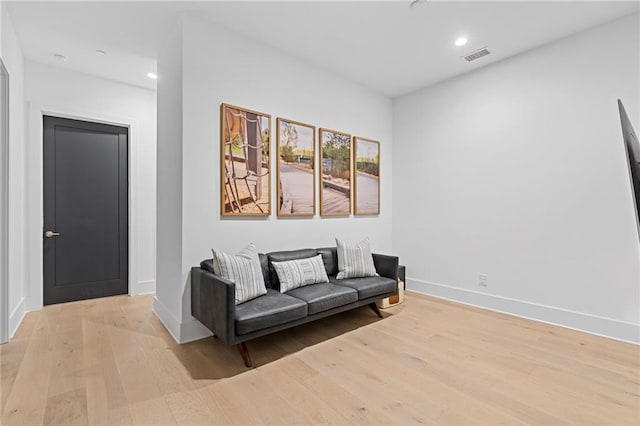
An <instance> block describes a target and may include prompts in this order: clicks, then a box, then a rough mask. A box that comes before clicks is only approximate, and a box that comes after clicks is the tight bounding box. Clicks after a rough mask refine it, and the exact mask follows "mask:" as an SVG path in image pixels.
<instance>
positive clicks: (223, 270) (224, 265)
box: [212, 243, 267, 305]
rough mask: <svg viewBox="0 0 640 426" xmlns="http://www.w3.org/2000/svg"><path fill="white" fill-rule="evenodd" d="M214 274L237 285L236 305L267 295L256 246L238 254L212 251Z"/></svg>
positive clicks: (248, 247)
mask: <svg viewBox="0 0 640 426" xmlns="http://www.w3.org/2000/svg"><path fill="white" fill-rule="evenodd" d="M212 251H213V272H214V273H215V274H216V275H219V276H221V277H222V278H225V279H227V280H229V281H233V282H234V283H235V284H236V295H235V296H236V305H239V304H240V303H243V302H246V301H247V300H251V299H255V298H256V297H258V296H262V295H263V294H266V293H267V288H266V287H265V285H264V277H263V276H262V267H261V266H260V258H259V257H258V250H257V249H256V246H255V245H254V244H253V243H251V244H249V245H248V246H247V247H245V248H243V249H242V250H240V251H239V252H238V254H236V255H235V256H234V255H231V254H227V253H223V252H221V251H217V250H216V249H212Z"/></svg>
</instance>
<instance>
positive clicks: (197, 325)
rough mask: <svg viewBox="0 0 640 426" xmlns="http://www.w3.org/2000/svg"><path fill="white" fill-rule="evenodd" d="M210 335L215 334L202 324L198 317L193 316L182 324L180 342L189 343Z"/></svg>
mask: <svg viewBox="0 0 640 426" xmlns="http://www.w3.org/2000/svg"><path fill="white" fill-rule="evenodd" d="M210 336H213V333H212V332H211V330H209V329H208V328H207V327H205V326H204V325H202V323H201V322H200V321H198V320H197V319H195V318H193V317H191V318H190V319H188V320H186V321H185V322H183V323H181V324H180V342H178V343H189V342H193V341H194V340H200V339H204V338H205V337H210Z"/></svg>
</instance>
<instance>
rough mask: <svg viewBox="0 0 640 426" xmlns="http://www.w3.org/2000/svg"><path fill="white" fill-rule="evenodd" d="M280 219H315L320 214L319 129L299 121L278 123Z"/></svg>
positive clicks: (280, 121) (283, 120) (282, 120)
mask: <svg viewBox="0 0 640 426" xmlns="http://www.w3.org/2000/svg"><path fill="white" fill-rule="evenodd" d="M276 128H277V137H276V144H277V146H278V168H277V175H278V182H277V187H278V198H277V201H276V203H277V213H278V216H279V217H286V216H298V217H303V216H307V217H312V216H313V215H314V214H315V213H316V180H315V176H316V173H315V169H316V167H315V164H316V128H315V127H314V126H310V125H308V124H304V123H299V122H297V121H292V120H286V119H284V118H278V119H277V120H276Z"/></svg>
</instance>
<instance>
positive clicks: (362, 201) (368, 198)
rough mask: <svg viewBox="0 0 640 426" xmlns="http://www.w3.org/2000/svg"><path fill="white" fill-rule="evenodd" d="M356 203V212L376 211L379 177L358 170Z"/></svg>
mask: <svg viewBox="0 0 640 426" xmlns="http://www.w3.org/2000/svg"><path fill="white" fill-rule="evenodd" d="M356 185H357V186H358V190H357V192H356V197H357V198H356V204H357V206H358V212H359V213H363V212H365V213H366V212H378V210H379V203H378V200H379V199H380V198H379V197H380V178H379V177H378V176H373V175H370V174H368V173H364V172H358V173H357V174H356Z"/></svg>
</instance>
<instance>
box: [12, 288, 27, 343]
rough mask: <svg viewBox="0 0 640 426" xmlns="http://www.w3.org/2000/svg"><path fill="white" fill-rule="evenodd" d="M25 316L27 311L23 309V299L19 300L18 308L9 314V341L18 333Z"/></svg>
mask: <svg viewBox="0 0 640 426" xmlns="http://www.w3.org/2000/svg"><path fill="white" fill-rule="evenodd" d="M26 314H27V310H26V308H25V303H24V297H23V298H22V299H20V302H19V303H18V306H16V308H15V309H14V310H13V312H11V316H10V317H9V339H13V336H14V335H15V334H16V331H18V327H20V324H21V323H22V320H23V319H24V316H25V315H26Z"/></svg>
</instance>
